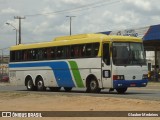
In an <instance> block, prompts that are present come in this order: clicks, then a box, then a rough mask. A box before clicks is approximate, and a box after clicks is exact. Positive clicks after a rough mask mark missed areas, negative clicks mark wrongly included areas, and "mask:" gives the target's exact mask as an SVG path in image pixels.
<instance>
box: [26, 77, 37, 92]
mask: <svg viewBox="0 0 160 120" xmlns="http://www.w3.org/2000/svg"><path fill="white" fill-rule="evenodd" d="M26 87H27V90H29V91H33V90H36V87H35V86H34V84H33V81H32V79H31V78H29V79H28V80H27V83H26Z"/></svg>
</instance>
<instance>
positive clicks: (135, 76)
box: [9, 34, 148, 93]
mask: <svg viewBox="0 0 160 120" xmlns="http://www.w3.org/2000/svg"><path fill="white" fill-rule="evenodd" d="M9 70H10V74H9V75H10V82H11V83H15V84H16V85H25V86H26V87H27V89H28V90H45V88H46V87H48V88H50V89H51V90H53V91H59V90H60V89H61V88H62V87H63V88H64V89H65V90H66V91H71V90H72V88H73V87H77V88H86V91H87V92H96V93H97V92H100V91H101V89H110V91H112V90H114V89H116V91H117V92H118V93H125V92H126V91H127V88H128V87H145V86H146V85H147V82H148V75H147V74H148V70H147V65H146V59H145V53H144V49H143V42H142V40H141V39H140V38H136V37H131V36H110V35H103V34H82V35H73V36H64V37H58V38H55V39H54V41H51V42H42V43H35V44H24V45H23V44H20V45H17V46H12V47H11V48H10V63H9Z"/></svg>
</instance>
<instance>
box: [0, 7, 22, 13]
mask: <svg viewBox="0 0 160 120" xmlns="http://www.w3.org/2000/svg"><path fill="white" fill-rule="evenodd" d="M1 13H2V14H15V13H19V12H18V11H17V10H15V9H13V8H5V9H2V10H1Z"/></svg>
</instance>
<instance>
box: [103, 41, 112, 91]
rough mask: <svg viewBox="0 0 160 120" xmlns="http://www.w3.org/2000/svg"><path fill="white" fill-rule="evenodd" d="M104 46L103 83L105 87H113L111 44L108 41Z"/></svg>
mask: <svg viewBox="0 0 160 120" xmlns="http://www.w3.org/2000/svg"><path fill="white" fill-rule="evenodd" d="M102 46H103V47H102V85H103V88H112V80H111V74H112V73H111V72H112V71H111V70H112V69H111V63H110V60H111V59H110V44H109V43H107V42H106V43H103V45H102Z"/></svg>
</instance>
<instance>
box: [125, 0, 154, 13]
mask: <svg viewBox="0 0 160 120" xmlns="http://www.w3.org/2000/svg"><path fill="white" fill-rule="evenodd" d="M126 2H127V3H130V4H133V5H135V6H136V7H138V8H140V9H143V10H145V11H150V10H151V1H148V0H126Z"/></svg>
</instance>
